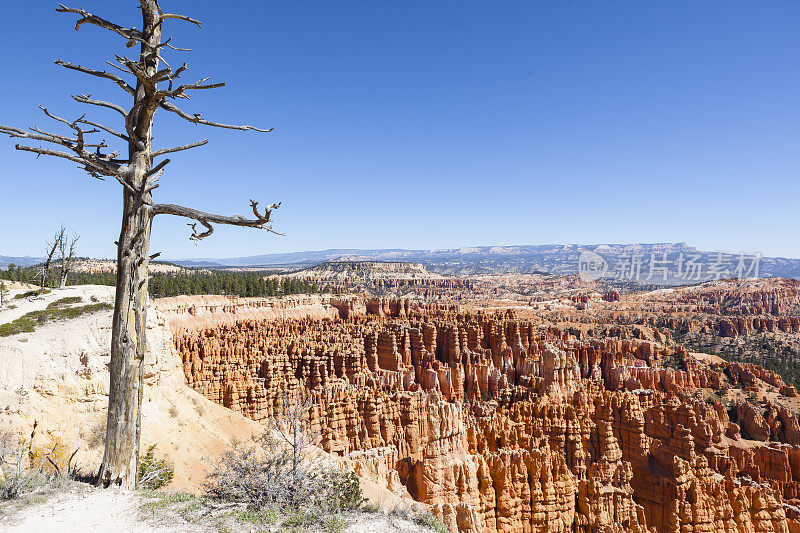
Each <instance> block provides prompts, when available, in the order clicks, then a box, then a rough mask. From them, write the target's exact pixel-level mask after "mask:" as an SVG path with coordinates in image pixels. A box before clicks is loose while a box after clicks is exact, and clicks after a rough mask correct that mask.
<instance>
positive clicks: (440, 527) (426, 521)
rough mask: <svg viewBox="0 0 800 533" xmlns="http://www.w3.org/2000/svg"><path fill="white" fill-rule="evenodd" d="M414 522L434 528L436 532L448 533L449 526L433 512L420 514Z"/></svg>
mask: <svg viewBox="0 0 800 533" xmlns="http://www.w3.org/2000/svg"><path fill="white" fill-rule="evenodd" d="M414 522H416V523H417V524H419V525H421V526H423V527H427V528H428V529H432V530H434V531H436V533H447V528H446V527H444V524H442V521H441V520H439V519H438V518H436V517H435V516H433V515H432V514H431V513H422V514H418V515H417V516H416V518H414Z"/></svg>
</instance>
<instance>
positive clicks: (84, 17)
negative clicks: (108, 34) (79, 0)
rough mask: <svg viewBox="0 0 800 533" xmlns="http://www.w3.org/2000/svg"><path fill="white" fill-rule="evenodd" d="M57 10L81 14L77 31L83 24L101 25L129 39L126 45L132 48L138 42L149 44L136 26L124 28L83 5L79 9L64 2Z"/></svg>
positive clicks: (76, 25) (76, 26) (76, 24)
mask: <svg viewBox="0 0 800 533" xmlns="http://www.w3.org/2000/svg"><path fill="white" fill-rule="evenodd" d="M56 11H58V12H59V13H73V14H76V15H80V16H81V18H79V19H78V20H77V22H76V23H75V30H76V31H77V30H79V29H81V26H82V25H83V24H93V25H95V26H99V27H101V28H105V29H107V30H111V31H113V32H114V33H116V34H118V35H120V36H122V37H124V38H125V39H127V40H128V42H127V43H126V44H125V46H127V47H128V48H131V47H132V46H134V45H135V44H136V43H137V42H139V43H142V44H144V45H147V42H146V41H145V39H144V38H143V35H142V32H140V31H139V30H137V29H136V28H123V27H122V26H119V25H118V24H114V23H113V22H109V21H108V20H105V19H103V18H100V17H98V16H97V15H93V14H91V13H88V12H86V10H84V9H83V8H82V7H81V8H78V9H75V8H71V7H67V6H65V5H64V4H60V5H59V6H58V7H57V8H56Z"/></svg>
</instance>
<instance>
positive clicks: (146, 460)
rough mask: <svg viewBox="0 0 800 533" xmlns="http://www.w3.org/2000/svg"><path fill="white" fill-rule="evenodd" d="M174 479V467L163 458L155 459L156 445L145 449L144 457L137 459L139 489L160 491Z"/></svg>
mask: <svg viewBox="0 0 800 533" xmlns="http://www.w3.org/2000/svg"><path fill="white" fill-rule="evenodd" d="M173 477H175V465H173V464H172V462H171V461H168V460H167V459H166V458H165V457H156V445H155V444H151V445H150V447H149V448H147V453H145V454H144V457H139V488H141V489H145V490H156V489H160V488H161V487H163V486H164V485H166V484H168V483H169V482H170V481H172V478H173Z"/></svg>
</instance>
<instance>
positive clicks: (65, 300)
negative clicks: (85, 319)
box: [47, 296, 83, 309]
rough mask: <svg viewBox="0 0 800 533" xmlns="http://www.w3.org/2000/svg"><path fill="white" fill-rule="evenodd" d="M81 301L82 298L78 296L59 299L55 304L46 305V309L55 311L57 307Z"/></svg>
mask: <svg viewBox="0 0 800 533" xmlns="http://www.w3.org/2000/svg"><path fill="white" fill-rule="evenodd" d="M82 301H83V298H81V297H80V296H67V297H65V298H59V299H58V300H56V301H55V302H51V303H50V304H48V305H47V308H48V309H57V308H59V307H64V306H67V305H70V304H77V303H80V302H82Z"/></svg>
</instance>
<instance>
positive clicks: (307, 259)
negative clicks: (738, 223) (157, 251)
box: [172, 242, 800, 284]
mask: <svg viewBox="0 0 800 533" xmlns="http://www.w3.org/2000/svg"><path fill="white" fill-rule="evenodd" d="M582 252H594V253H595V254H598V255H600V256H601V257H602V258H603V259H605V260H606V261H607V262H608V269H609V272H608V274H609V275H611V274H613V270H612V269H613V268H615V265H616V268H617V269H620V268H621V267H620V266H619V265H621V264H624V262H625V261H631V260H632V259H633V260H634V261H635V259H634V258H636V257H639V259H640V260H641V261H643V263H642V264H641V265H640V266H639V267H640V268H641V270H642V272H641V273H640V274H641V275H642V276H647V275H650V276H651V277H652V275H653V274H654V273H656V274H658V273H659V271H657V270H655V272H653V271H650V260H651V259H653V258H655V259H658V260H662V259H663V258H666V260H667V261H668V262H669V263H670V264H671V265H672V266H678V265H680V267H681V268H683V269H684V270H687V269H689V268H690V267H689V266H688V265H689V264H690V260H693V261H696V262H699V263H703V265H704V267H705V268H706V269H707V270H708V269H710V268H712V267H713V266H714V265H715V264H718V263H719V262H720V260H721V259H722V260H723V261H724V262H725V263H726V264H727V272H729V273H730V276H731V277H733V274H734V272H735V270H736V268H737V261H738V259H739V258H738V257H737V256H736V255H735V254H722V255H720V253H719V252H716V251H702V250H698V249H697V248H695V247H693V246H689V245H688V244H686V243H684V242H679V243H637V244H612V243H606V244H591V245H579V244H542V245H520V246H475V247H468V248H451V249H439V250H404V249H398V248H391V249H371V250H359V249H352V248H338V249H329V250H316V251H308V252H292V253H280V254H264V255H256V256H249V257H234V258H226V259H191V260H173V261H172V262H173V263H176V264H180V265H183V266H196V267H198V266H202V267H209V268H221V267H225V266H233V267H256V266H262V267H270V266H273V267H284V268H285V267H295V268H298V269H299V268H304V267H309V266H313V265H316V264H320V263H326V262H332V261H397V262H410V263H421V264H422V265H424V267H425V268H426V269H428V270H430V271H431V272H435V273H438V274H443V275H462V276H463V275H467V276H468V275H479V274H498V273H518V274H529V273H541V272H549V273H551V274H564V275H566V274H575V273H576V272H578V262H579V258H581V253H582ZM692 258H694V259H692ZM749 260H750V262H752V258H750V259H749ZM745 266H750V263H748V264H747V265H745ZM758 267H759V268H758V274H759V276H761V277H787V278H798V279H800V259H791V258H780V257H763V258H760V261H759V265H758ZM635 268H637V267H636V266H635V265H633V266H631V271H630V272H623V275H626V274H631V275H632V274H633V270H634V269H635ZM695 268H696V265H695ZM718 268H719V267H718ZM723 277H727V276H723ZM664 281H665V282H666V283H670V284H676V283H684V282H686V281H687V280H686V279H685V276H684V277H679V276H677V275H675V273H674V272H673V273H671V274H670V276H668V279H666V280H664ZM688 281H692V280H691V279H689V280H688Z"/></svg>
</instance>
